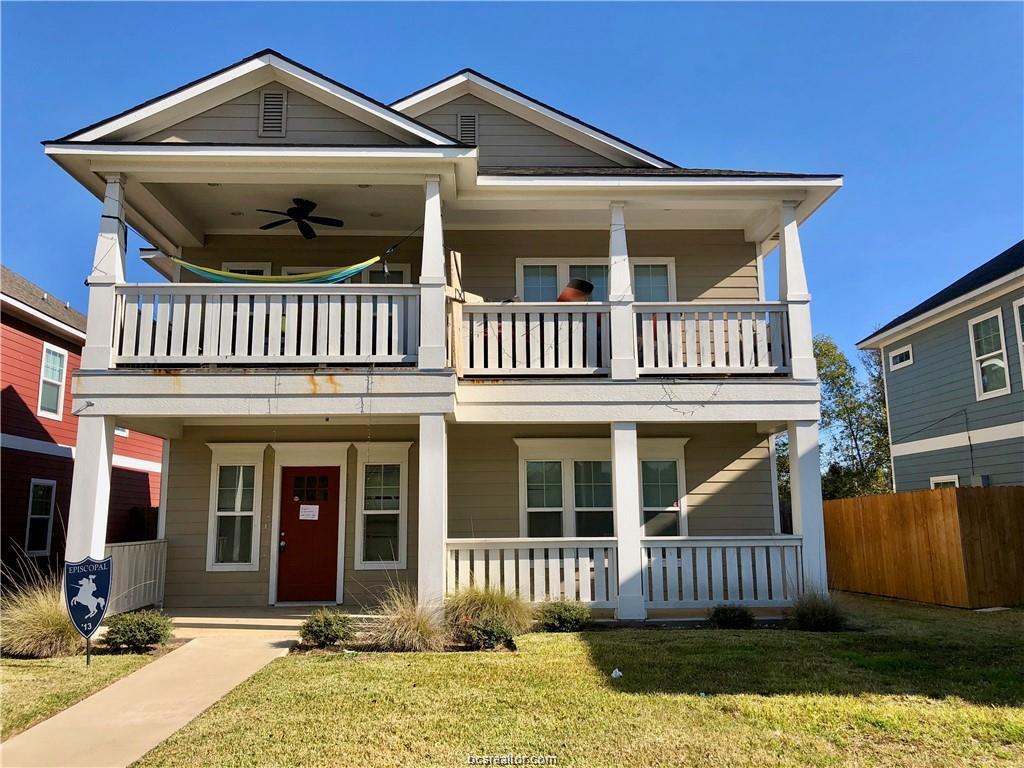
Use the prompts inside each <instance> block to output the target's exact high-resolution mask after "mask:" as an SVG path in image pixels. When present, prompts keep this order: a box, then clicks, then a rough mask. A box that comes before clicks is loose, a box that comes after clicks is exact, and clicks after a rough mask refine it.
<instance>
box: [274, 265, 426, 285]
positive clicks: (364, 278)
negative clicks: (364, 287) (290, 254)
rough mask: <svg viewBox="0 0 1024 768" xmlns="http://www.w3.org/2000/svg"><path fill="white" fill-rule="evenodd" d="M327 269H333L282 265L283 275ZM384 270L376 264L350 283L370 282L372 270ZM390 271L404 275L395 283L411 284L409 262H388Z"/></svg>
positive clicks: (303, 273) (304, 273) (356, 276)
mask: <svg viewBox="0 0 1024 768" xmlns="http://www.w3.org/2000/svg"><path fill="white" fill-rule="evenodd" d="M325 269H331V267H325V266H323V265H321V266H318V267H309V266H305V267H303V266H293V265H286V266H282V267H281V274H282V275H308V274H309V273H310V272H323V271H324V270H325ZM383 271H384V266H383V265H382V264H379V263H378V264H374V265H373V266H372V267H370V268H369V269H365V270H363V271H362V272H360V273H359V274H358V275H355V276H354V277H353V278H351V279H350V280H349V281H348V282H349V283H355V284H360V283H366V284H369V273H370V272H383ZM388 271H389V272H398V273H400V274H401V275H402V281H401V283H394V285H409V284H410V282H411V281H410V277H409V276H410V274H411V273H412V267H411V265H409V264H388Z"/></svg>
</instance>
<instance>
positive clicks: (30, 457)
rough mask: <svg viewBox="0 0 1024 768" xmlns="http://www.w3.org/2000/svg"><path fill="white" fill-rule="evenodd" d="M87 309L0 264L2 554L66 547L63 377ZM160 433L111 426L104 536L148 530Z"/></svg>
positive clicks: (66, 386) (39, 557) (81, 339)
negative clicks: (69, 302)
mask: <svg viewBox="0 0 1024 768" xmlns="http://www.w3.org/2000/svg"><path fill="white" fill-rule="evenodd" d="M85 328H86V320H85V315H83V314H82V313H81V312H78V311H77V310H75V309H73V308H72V307H71V306H70V305H69V304H67V303H66V302H64V301H61V300H60V299H58V298H57V297H56V296H54V295H53V294H52V293H49V292H48V291H45V290H44V289H42V288H40V287H39V286H38V285H36V284H34V283H32V282H30V281H28V280H26V279H25V278H24V277H22V276H21V275H19V274H18V273H17V272H14V271H13V270H11V269H8V268H7V267H0V412H2V419H3V433H2V434H0V487H2V488H3V504H2V505H0V509H2V520H0V531H2V537H3V545H2V550H0V552H2V558H3V563H4V564H5V565H6V566H7V567H9V568H11V569H12V571H13V572H14V574H17V573H18V571H19V568H20V564H21V561H22V560H23V559H24V558H26V557H27V558H30V559H31V560H33V561H34V562H35V563H36V564H37V565H39V566H41V567H43V566H45V565H46V564H51V565H52V564H56V563H58V562H59V560H60V558H61V556H62V555H63V552H64V533H65V531H66V530H67V523H68V509H69V507H70V501H71V476H72V468H73V466H74V457H75V438H76V434H77V431H78V420H77V417H76V416H75V408H74V406H73V405H72V401H71V376H72V372H73V371H74V370H75V369H76V368H78V366H79V364H80V362H79V358H80V355H81V352H82V345H83V344H84V343H85ZM162 442H163V441H162V440H160V439H159V438H156V437H151V436H149V435H145V434H141V433H139V432H129V431H128V430H127V429H123V428H118V429H117V430H116V432H115V436H114V442H113V452H112V454H111V456H110V467H111V469H110V473H111V481H110V483H111V489H110V494H109V514H108V519H107V528H106V537H107V540H108V541H110V542H123V541H132V540H137V539H141V538H151V537H152V536H153V535H154V534H155V533H156V530H155V524H156V517H157V516H156V514H155V510H156V508H157V506H158V504H159V499H160V474H161V459H162V452H161V451H162Z"/></svg>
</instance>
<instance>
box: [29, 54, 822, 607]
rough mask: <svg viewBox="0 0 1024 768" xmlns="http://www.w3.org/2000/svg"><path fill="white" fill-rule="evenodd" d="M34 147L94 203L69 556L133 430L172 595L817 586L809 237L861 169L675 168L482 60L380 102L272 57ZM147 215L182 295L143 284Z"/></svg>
mask: <svg viewBox="0 0 1024 768" xmlns="http://www.w3.org/2000/svg"><path fill="white" fill-rule="evenodd" d="M45 151H46V153H47V154H48V155H49V156H50V157H51V158H52V159H53V160H54V161H56V162H57V163H58V164H59V165H60V166H61V167H62V168H63V169H65V170H66V171H67V172H68V173H69V174H70V175H71V176H73V177H74V178H75V179H76V180H77V181H79V182H80V183H81V184H83V185H84V186H86V187H87V188H88V189H89V190H91V191H92V192H93V193H94V194H95V195H96V196H97V197H98V198H100V199H102V200H103V213H102V216H101V218H100V226H99V234H98V237H97V242H96V249H95V257H94V259H93V264H92V269H91V272H89V274H88V283H89V286H90V299H89V301H90V304H89V327H88V338H87V342H86V348H85V352H84V354H83V358H82V368H81V370H80V371H79V372H78V373H77V375H76V377H75V391H74V395H75V403H76V406H75V407H76V409H79V410H80V411H81V419H80V421H79V445H80V446H86V445H88V446H89V450H88V452H87V453H86V452H85V451H83V452H82V454H83V458H84V457H85V456H86V455H87V456H88V457H89V460H88V461H79V463H78V465H77V466H76V472H75V485H74V493H73V498H72V510H71V527H70V532H69V541H68V552H69V557H81V556H85V555H89V554H92V555H93V556H99V555H100V554H101V553H102V549H103V532H104V525H103V515H104V510H105V508H106V506H105V500H106V497H107V493H108V478H109V474H110V458H109V457H110V448H109V446H110V440H111V436H112V434H113V431H114V429H115V428H116V427H118V426H124V427H127V428H129V429H145V430H146V431H148V432H152V433H155V434H160V435H162V436H164V437H166V438H167V439H168V441H169V460H168V473H167V488H168V490H167V505H166V517H165V519H164V520H163V521H162V522H161V531H164V532H165V535H166V539H167V565H166V596H165V600H166V604H167V605H169V606H180V605H207V606H243V605H248V606H258V605H267V604H279V603H285V602H304V603H316V602H329V603H334V602H337V603H340V604H343V605H346V606H348V605H351V606H353V607H357V606H364V605H368V604H373V603H374V602H375V601H376V600H377V598H378V597H379V595H380V594H381V592H382V590H383V588H384V587H385V586H386V585H388V584H394V583H406V584H410V585H412V586H413V587H414V588H415V589H417V590H418V594H419V597H420V599H421V600H423V601H428V602H434V601H438V600H441V599H442V598H443V596H444V594H445V593H446V592H450V591H452V590H455V589H458V588H459V587H460V586H463V585H466V584H479V585H487V586H490V587H493V588H496V589H503V590H508V591H514V592H517V593H519V594H522V595H524V596H526V597H527V598H528V599H530V600H534V601H539V600H544V599H547V598H555V597H560V596H562V597H568V598H571V599H578V600H582V601H587V602H590V603H592V604H593V605H594V606H595V607H597V608H602V609H614V611H615V613H616V615H617V616H619V617H622V618H630V619H635V618H643V617H645V616H646V615H648V612H649V611H657V610H662V609H687V608H699V607H701V606H708V605H714V604H717V603H721V602H736V603H745V604H750V605H755V606H769V607H771V606H782V605H785V604H787V603H788V602H789V601H791V600H792V599H793V597H794V595H796V594H797V593H798V592H799V591H800V590H801V589H805V588H818V589H821V588H824V586H825V561H824V544H823V526H822V507H821V489H820V474H819V467H818V418H819V394H818V381H817V374H816V369H815V362H814V357H813V354H812V349H811V322H810V294H809V293H808V288H807V283H806V278H805V274H804V259H803V254H802V251H801V248H800V238H799V226H800V225H801V224H802V223H803V222H804V221H806V219H807V218H808V217H809V216H811V215H812V214H813V213H814V211H816V210H817V209H818V207H819V206H820V205H822V204H823V203H824V202H825V201H826V200H827V199H828V198H829V197H830V196H831V195H832V194H833V193H834V192H835V191H836V190H837V189H839V187H840V186H841V184H842V179H841V177H839V176H836V175H803V174H793V173H760V172H741V171H726V170H703V169H691V168H681V167H678V166H676V165H675V164H673V163H671V162H669V161H667V160H665V159H663V158H661V157H659V156H657V155H655V154H653V153H651V152H649V151H646V150H644V149H641V148H639V147H637V146H635V145H634V144H631V143H630V142H628V141H626V140H624V139H621V138H618V137H616V136H613V135H611V134H610V133H607V132H605V131H602V130H601V129H599V128H596V127H594V126H593V125H590V124H588V123H585V122H583V121H582V120H579V119H576V118H574V117H572V116H570V115H568V114H566V113H564V112H562V111H560V110H558V109H556V108H554V107H551V106H548V105H547V104H544V103H542V102H540V101H538V100H536V99H533V98H531V97H530V96H527V95H525V94H523V93H521V92H519V91H517V90H515V89H513V88H511V87H509V86H506V85H503V84H501V83H498V82H496V81H494V80H491V79H489V78H487V77H485V76H483V75H481V74H479V73H477V72H474V71H472V70H464V71H462V72H459V73H457V74H455V75H452V76H451V77H448V78H445V79H444V80H441V81H439V82H437V83H434V84H432V85H429V86H427V87H425V88H423V89H422V90H420V91H417V92H415V93H413V94H410V95H408V96H406V97H404V98H402V99H399V100H398V101H396V102H394V103H392V104H390V105H387V104H384V103H381V102H379V101H377V100H375V99H373V98H371V97H369V96H366V95H364V94H361V93H359V92H357V91H355V90H353V89H352V88H349V87H348V86H345V85H343V84H342V83H340V82H338V81H336V80H333V79H331V78H330V77H328V76H326V75H323V74H320V73H318V72H315V71H313V70H311V69H309V68H307V67H305V66H303V65H301V64H299V63H298V62H295V61H292V60H290V59H288V58H285V57H284V56H282V55H280V54H278V53H276V52H274V51H262V52H260V53H257V54H255V55H253V56H251V57H249V58H247V59H244V60H243V61H240V62H238V63H237V64H233V65H231V66H229V67H227V68H225V69H223V70H221V71H219V72H215V73H213V74H212V75H209V76H207V77H204V78H201V79H199V80H196V81H194V82H192V83H189V84H188V85H185V86H182V87H181V88H178V89H176V90H174V91H172V92H170V93H167V94H164V95H162V96H158V97H156V98H154V99H152V100H150V101H148V102H146V103H144V104H140V105H139V106H136V107H132V108H130V109H128V110H126V111H124V112H122V113H121V114H119V115H115V116H114V117H111V118H108V119H106V120H102V121H100V122H98V123H95V124H94V125H91V126H89V127H87V128H83V129H81V130H78V131H75V132H73V133H71V134H69V135H67V136H65V137H64V138H61V139H58V140H56V141H48V142H46V143H45ZM314 204H315V206H316V207H315V209H314V208H313V205H314ZM342 222H343V226H339V225H340V224H341V223H342ZM126 225H129V226H131V227H133V228H134V229H135V230H137V231H138V232H139V233H141V234H142V235H143V236H144V237H145V238H146V239H147V240H149V242H150V243H151V244H152V245H153V246H154V249H153V250H148V251H146V252H144V254H143V256H142V257H143V258H144V259H146V260H147V261H148V262H149V263H150V264H151V265H153V267H154V268H155V269H156V270H157V271H158V272H160V273H161V274H162V275H163V277H164V278H166V279H167V280H168V282H154V283H147V284H143V285H133V284H127V283H126V282H125V277H124V265H125V258H126V253H125V240H124V234H125V227H126ZM775 247H779V248H780V259H779V263H780V275H779V277H780V282H781V296H780V297H779V299H777V300H767V299H766V296H765V280H764V275H763V265H764V258H765V256H766V254H767V253H768V252H769V251H771V250H772V249H774V248H775ZM373 257H386V259H384V261H382V262H380V263H377V264H376V265H374V266H373V267H372V268H371V269H369V270H366V271H363V272H361V273H359V274H358V275H357V276H356V277H354V278H353V279H351V280H349V281H348V282H346V283H344V284H339V285H331V284H324V283H322V282H303V277H302V276H303V274H310V273H314V274H315V273H318V272H322V271H325V270H329V269H332V268H340V267H344V266H346V265H351V264H359V263H362V262H364V261H366V260H369V259H371V258H373ZM385 263H386V265H387V270H386V271H385V269H384V264H385ZM204 270H205V271H204ZM208 270H216V271H208ZM197 273H198V274H197ZM231 273H235V275H236V277H235V278H232V277H231ZM225 274H226V275H227V276H226V277H225ZM200 276H206V277H211V278H213V279H212V280H204V279H202V277H200ZM282 277H284V278H286V280H285V281H284V282H281V281H280V278H282ZM289 277H290V278H291V279H287V278H289ZM261 278H262V280H261ZM275 278H277V280H275ZM571 280H576V281H583V282H577V283H575V284H576V285H578V286H579V285H584V286H585V285H586V284H589V285H590V287H592V289H593V290H592V294H591V295H590V297H589V299H590V300H589V301H582V302H571V303H567V302H560V301H557V299H558V298H559V296H560V293H561V292H562V289H563V287H564V286H566V285H567V284H568V283H569V282H570V281H571ZM577 298H578V297H577ZM780 432H788V433H789V437H790V440H791V446H792V448H791V451H792V487H793V533H792V534H787V535H784V534H782V533H781V531H780V524H779V514H778V501H777V494H776V492H775V488H776V486H775V477H774V460H773V449H772V445H773V441H772V437H773V435H775V434H778V433H780Z"/></svg>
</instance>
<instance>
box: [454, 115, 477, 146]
mask: <svg viewBox="0 0 1024 768" xmlns="http://www.w3.org/2000/svg"><path fill="white" fill-rule="evenodd" d="M456 138H457V139H458V140H459V143H460V144H476V115H459V116H458V117H457V118H456Z"/></svg>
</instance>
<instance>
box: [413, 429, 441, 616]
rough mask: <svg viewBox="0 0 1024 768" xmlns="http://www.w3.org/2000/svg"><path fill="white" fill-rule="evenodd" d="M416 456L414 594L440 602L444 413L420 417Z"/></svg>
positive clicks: (424, 601) (420, 598)
mask: <svg viewBox="0 0 1024 768" xmlns="http://www.w3.org/2000/svg"><path fill="white" fill-rule="evenodd" d="M419 456H420V466H419V478H420V482H419V535H418V537H417V549H416V553H417V557H416V562H417V594H418V599H419V602H421V603H433V604H441V603H443V602H444V591H445V583H444V575H445V558H446V556H447V553H446V552H445V540H446V539H447V537H448V438H447V425H446V424H445V420H444V415H443V414H439V413H425V414H423V415H421V416H420V437H419Z"/></svg>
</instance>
